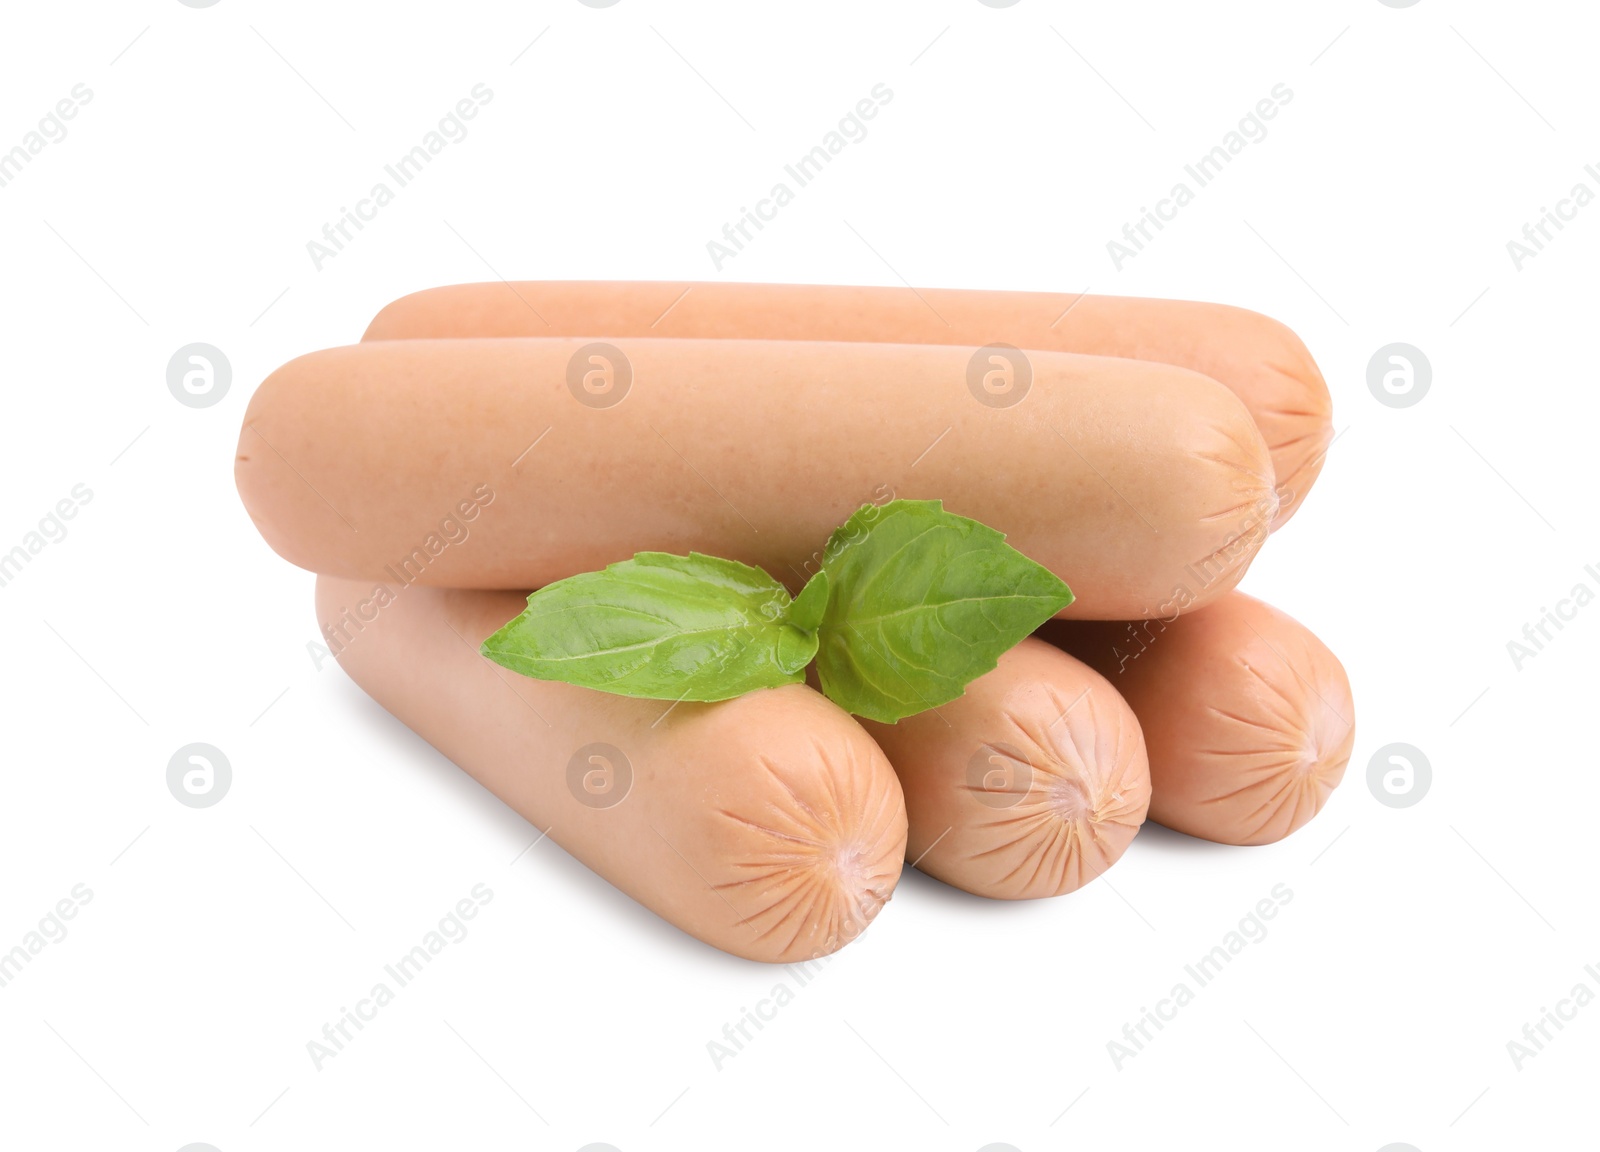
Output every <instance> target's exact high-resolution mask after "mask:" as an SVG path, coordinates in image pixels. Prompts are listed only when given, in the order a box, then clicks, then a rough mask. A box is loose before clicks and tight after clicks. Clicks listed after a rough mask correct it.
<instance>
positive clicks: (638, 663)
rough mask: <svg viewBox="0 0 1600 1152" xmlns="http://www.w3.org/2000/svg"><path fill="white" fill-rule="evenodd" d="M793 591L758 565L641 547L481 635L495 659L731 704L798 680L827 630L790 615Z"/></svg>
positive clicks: (526, 670)
mask: <svg viewBox="0 0 1600 1152" xmlns="http://www.w3.org/2000/svg"><path fill="white" fill-rule="evenodd" d="M791 603H792V602H791V601H790V599H789V593H788V592H787V591H786V590H785V589H784V587H783V585H781V584H779V583H778V582H777V581H776V580H774V579H773V578H772V577H770V576H768V575H767V574H766V573H765V572H763V571H761V569H759V568H752V567H750V566H749V565H747V564H739V563H736V562H735V561H732V560H719V559H717V558H716V557H714V556H704V555H701V554H700V553H698V552H692V553H690V554H689V555H688V556H673V555H670V554H668V553H665V552H641V553H639V554H638V555H637V556H635V557H634V558H633V559H632V560H623V561H621V562H620V563H616V564H612V565H609V566H608V567H607V568H605V569H604V570H603V571H600V572H586V573H584V574H582V575H580V576H573V577H571V578H569V579H566V580H559V581H557V582H556V583H554V584H550V585H547V586H545V587H544V588H541V589H539V591H537V592H535V593H533V595H531V596H529V597H528V607H527V608H526V609H525V610H524V611H523V612H522V614H521V615H519V616H518V617H517V618H516V619H514V620H512V621H511V622H510V623H508V624H507V625H506V626H505V627H504V628H501V629H500V630H499V631H498V632H496V633H495V634H494V635H493V636H490V637H489V638H488V639H487V640H485V641H484V642H483V649H482V651H483V654H484V655H485V656H487V657H489V659H491V660H493V661H494V662H495V663H497V664H501V665H504V666H505V667H507V668H510V669H511V670H512V671H513V672H520V673H522V674H523V675H524V676H531V677H534V678H535V679H539V680H560V681H562V682H564V683H567V684H577V685H581V686H582V687H585V688H598V689H600V690H602V691H605V692H615V693H618V694H619V695H623V696H643V697H646V698H649V699H655V700H695V701H713V700H727V699H731V698H732V697H734V696H739V695H742V694H744V693H746V692H750V691H753V690H754V689H757V688H776V687H778V686H779V685H782V684H800V683H803V682H804V680H805V671H804V670H805V666H806V665H807V664H808V663H810V661H811V658H812V656H814V655H815V654H816V648H817V638H816V636H815V635H814V634H812V633H807V632H804V631H802V630H800V629H797V628H795V627H793V626H792V625H790V624H788V623H787V622H786V616H787V614H788V612H789V609H790V605H791Z"/></svg>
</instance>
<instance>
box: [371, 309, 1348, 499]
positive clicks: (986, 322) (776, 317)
mask: <svg viewBox="0 0 1600 1152" xmlns="http://www.w3.org/2000/svg"><path fill="white" fill-rule="evenodd" d="M440 336H594V337H606V336H609V337H623V336H666V337H684V336H687V337H717V338H723V339H729V338H733V339H762V340H855V341H876V342H883V343H901V344H962V345H969V346H977V345H983V344H993V343H997V342H1003V343H1007V344H1012V345H1015V346H1016V347H1018V348H1029V349H1032V348H1038V349H1043V350H1049V351H1056V352H1081V353H1087V354H1090V355H1094V356H1123V357H1128V358H1131V359H1136V360H1154V361H1157V362H1160V363H1163V364H1175V365H1177V366H1179V367H1181V368H1189V369H1192V370H1194V371H1196V372H1200V373H1203V374H1205V375H1207V376H1210V377H1211V378H1213V379H1214V380H1218V381H1220V382H1221V383H1223V384H1225V385H1226V386H1227V387H1229V388H1231V389H1232V390H1233V392H1234V393H1235V394H1236V395H1237V396H1238V397H1239V399H1241V400H1242V401H1244V403H1245V406H1246V407H1247V408H1249V410H1250V414H1251V416H1252V417H1254V419H1255V422H1256V425H1257V426H1258V427H1259V428H1260V430H1261V434H1262V435H1263V436H1264V437H1265V438H1266V442H1267V445H1268V447H1269V448H1270V449H1271V452H1272V463H1273V470H1274V473H1275V475H1276V478H1277V479H1276V483H1277V489H1278V496H1279V502H1278V512H1277V518H1276V520H1275V521H1274V523H1273V527H1274V528H1277V527H1280V526H1281V525H1282V524H1283V523H1284V522H1285V521H1287V520H1288V519H1289V517H1290V516H1292V515H1293V514H1294V513H1295V512H1296V511H1297V510H1298V509H1299V507H1300V504H1301V501H1303V500H1304V498H1305V495H1306V492H1307V491H1308V490H1309V489H1310V488H1311V485H1312V483H1313V482H1314V481H1315V480H1316V478H1317V473H1318V472H1320V471H1321V470H1322V461H1323V457H1324V456H1325V455H1326V453H1327V450H1328V445H1329V444H1330V443H1331V442H1332V439H1333V404H1332V400H1331V399H1330V397H1329V395H1328V386H1327V384H1325V383H1324V382H1323V379H1322V373H1321V372H1320V371H1318V370H1317V365H1316V361H1314V360H1313V359H1312V358H1311V353H1310V352H1308V351H1307V350H1306V346H1305V344H1304V343H1302V342H1301V340H1300V338H1299V337H1298V336H1296V335H1295V334H1294V333H1293V332H1291V331H1290V330H1289V329H1288V328H1286V327H1285V326H1284V325H1282V324H1280V323H1279V322H1278V321H1276V320H1273V319H1271V318H1269V317H1266V316H1263V315H1261V314H1260V313H1258V312H1251V311H1248V310H1247V309H1244V308H1234V307H1231V306H1229V305H1226V304H1208V303H1201V302H1198V301H1190V300H1144V299H1139V298H1137V297H1130V296H1089V295H1080V294H1078V293H1059V292H984V291H974V290H970V289H945V288H917V289H913V288H866V287H843V286H831V285H819V284H721V283H709V284H708V283H699V284H696V283H663V282H648V281H646V282H630V281H610V282H607V281H517V282H514V283H509V284H508V283H504V282H498V281H497V282H494V283H485V284H456V285H451V286H449V287H443V288H430V289H427V290H426V291H422V292H416V293H413V294H412V295H410V296H405V297H402V298H401V299H399V300H396V301H395V302H394V303H392V304H390V305H388V306H387V307H386V308H384V309H383V311H381V312H379V313H378V315H377V317H376V318H375V319H374V320H373V321H372V324H371V325H370V326H369V327H368V328H367V334H366V337H365V339H368V340H397V339H402V338H405V339H416V338H430V337H440Z"/></svg>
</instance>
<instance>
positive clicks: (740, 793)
mask: <svg viewBox="0 0 1600 1152" xmlns="http://www.w3.org/2000/svg"><path fill="white" fill-rule="evenodd" d="M522 606H523V597H521V596H519V595H517V594H515V593H505V592H467V591H449V590H442V589H434V588H421V587H410V588H405V587H400V588H390V589H384V588H381V587H377V588H375V587H374V585H373V583H372V582H370V581H367V582H353V581H346V580H338V579H332V578H329V577H326V576H324V577H321V578H319V579H318V581H317V615H318V618H319V621H320V622H321V624H322V627H323V634H324V637H325V639H326V640H327V642H328V644H329V646H330V648H331V649H332V650H333V651H334V653H335V655H336V656H337V657H338V660H339V663H340V665H341V666H342V667H343V668H344V669H345V671H346V672H348V673H349V674H350V676H351V678H352V679H353V680H355V682H356V683H357V684H359V685H361V687H362V688H363V689H365V690H366V692H367V693H368V694H369V695H371V696H372V697H373V699H375V700H376V701H377V702H378V703H379V704H381V705H383V707H385V708H387V709H388V710H389V711H390V712H392V713H394V714H395V716H397V717H399V719H400V720H402V721H403V722H404V723H406V724H407V725H409V726H410V727H411V728H412V729H413V730H415V731H416V732H417V734H418V735H420V736H421V737H422V738H423V739H425V740H427V741H428V742H429V743H430V744H432V745H433V746H434V747H435V748H437V749H439V751H441V752H443V753H444V754H445V755H446V756H448V757H449V758H450V759H452V760H454V761H455V762H456V763H457V764H459V765H460V766H461V767H462V768H464V769H465V770H466V771H467V772H468V773H469V774H471V775H472V776H473V777H474V778H475V779H476V780H477V781H478V782H479V783H481V784H482V785H483V786H484V787H486V788H488V789H489V791H491V792H493V793H494V794H495V795H496V796H498V797H499V798H500V799H501V800H502V801H504V802H505V803H506V804H507V805H508V806H510V807H511V808H512V809H514V810H515V811H516V812H518V813H519V814H520V815H521V816H523V817H524V818H525V819H526V820H528V821H529V822H530V823H531V824H533V825H535V826H536V827H538V828H539V829H541V830H548V833H549V836H550V839H552V840H553V841H555V842H556V843H557V844H559V845H561V846H562V847H563V848H565V849H566V850H567V851H568V852H570V853H572V854H573V855H574V856H576V857H577V858H578V859H580V860H582V861H583V862H584V863H585V864H587V865H588V866H589V867H590V868H593V869H594V870H595V871H596V872H598V873H599V874H600V875H601V876H603V877H605V878H606V879H607V880H609V881H610V882H611V883H613V884H615V885H616V886H617V887H618V888H620V889H622V891H624V892H626V893H627V894H628V895H630V896H632V897H633V898H634V899H635V900H637V901H639V903H641V904H643V905H644V906H645V907H647V908H649V909H650V910H652V911H653V912H655V913H656V914H657V915H659V916H661V917H662V918H663V919H664V920H667V921H668V922H670V923H672V924H674V925H676V926H677V927H679V928H681V929H683V930H684V931H685V932H688V933H689V934H690V935H693V936H696V937H698V938H699V939H701V940H703V941H705V942H706V943H708V944H711V945H713V946H715V947H717V948H721V949H723V950H724V951H727V952H731V953H733V954H734V955H736V956H743V957H746V958H748V959H752V960H764V961H771V962H790V961H796V960H803V959H807V958H810V957H814V956H820V955H823V954H825V953H828V952H832V951H834V950H835V949H837V948H840V947H842V946H843V945H845V944H847V943H849V942H850V941H851V940H853V939H855V938H856V937H857V936H859V935H860V934H861V933H862V932H863V931H864V930H865V929H866V928H867V926H868V924H869V923H870V922H871V921H872V919H873V917H875V916H876V915H877V913H878V911H879V909H880V908H881V907H882V905H883V904H884V902H885V901H887V900H888V899H889V895H890V893H891V892H892V891H893V890H894V886H895V882H896V881H897V880H898V879H899V875H900V868H901V862H902V860H903V859H904V857H905V841H906V817H905V806H904V802H903V800H902V798H901V791H900V786H899V784H898V783H897V782H896V780H895V775H894V772H893V770H892V769H891V768H890V767H889V763H888V761H887V760H885V759H884V756H883V753H882V752H880V751H879V750H878V747H877V745H875V744H874V743H873V742H872V740H871V739H870V738H869V737H868V736H867V735H866V733H864V732H863V731H862V730H861V728H860V727H859V726H858V725H857V724H856V723H855V722H854V721H852V720H851V719H850V717H849V716H848V715H846V714H845V713H844V712H842V711H841V710H840V709H838V708H837V707H835V706H834V705H833V704H831V703H829V702H828V701H827V700H825V699H823V697H821V696H820V695H818V694H817V693H816V692H814V691H812V690H811V689H810V688H807V687H804V686H803V685H793V686H790V687H785V688H776V689H769V690H765V691H757V692H753V693H751V694H749V695H747V696H742V697H740V698H738V699H737V700H730V701H727V702H725V703H721V704H691V703H682V704H678V705H676V706H674V707H672V708H670V710H669V708H668V706H667V704H665V703H662V702H660V701H655V700H636V699H632V698H629V697H623V696H611V695H607V694H605V693H601V692H595V691H591V690H589V689H585V688H576V687H572V686H570V685H566V684H557V683H551V682H547V681H539V680H530V679H528V678H526V677H522V676H518V675H516V674H515V673H512V672H508V671H506V670H505V669H502V668H499V667H497V666H496V665H494V664H493V663H491V662H490V661H488V660H486V659H484V658H483V657H482V656H480V655H479V654H478V652H477V646H478V644H479V643H480V642H481V641H482V640H483V638H484V637H486V636H487V635H488V634H489V633H490V632H492V631H494V630H495V629H496V628H498V627H499V626H500V625H502V624H504V623H505V622H506V621H507V620H509V619H510V618H511V617H513V616H515V615H516V614H517V613H518V611H520V610H521V608H522Z"/></svg>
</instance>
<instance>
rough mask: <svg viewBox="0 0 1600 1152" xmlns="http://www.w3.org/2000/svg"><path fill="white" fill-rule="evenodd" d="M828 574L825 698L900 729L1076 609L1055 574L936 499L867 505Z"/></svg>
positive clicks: (822, 654)
mask: <svg viewBox="0 0 1600 1152" xmlns="http://www.w3.org/2000/svg"><path fill="white" fill-rule="evenodd" d="M822 570H823V572H825V573H826V574H827V576H828V580H829V587H830V589H831V595H829V597H828V606H827V611H826V613H825V614H824V616H823V619H822V626H821V629H820V631H819V634H818V636H819V640H820V647H819V649H818V653H817V672H818V674H819V676H820V678H821V681H822V691H823V694H824V695H826V696H827V697H828V698H829V699H830V700H832V701H834V702H835V703H836V704H838V705H840V706H841V707H842V708H845V709H847V710H848V711H850V712H853V713H855V714H856V715H858V716H865V717H867V718H868V719H871V720H881V721H884V722H890V723H892V722H894V721H896V720H900V719H903V718H904V717H906V716H912V715H915V714H916V713H918V712H922V711H924V710H926V709H928V708H934V707H937V706H938V705H940V704H945V703H948V702H949V701H951V700H954V699H956V698H957V697H958V696H960V695H961V693H962V690H963V689H965V687H966V686H967V685H968V684H969V683H971V682H972V681H973V680H975V679H977V678H978V677H979V676H981V675H983V674H984V673H985V672H988V671H990V670H991V669H992V668H994V666H995V664H996V662H997V661H998V660H999V658H1000V656H1001V654H1003V653H1004V652H1006V651H1007V650H1008V649H1010V648H1011V647H1013V646H1014V645H1015V644H1017V643H1018V642H1019V641H1020V640H1022V639H1023V638H1024V637H1025V636H1027V635H1028V634H1029V633H1030V632H1032V631H1033V630H1034V629H1035V628H1037V627H1038V626H1039V625H1040V624H1043V623H1044V622H1045V621H1046V620H1048V619H1050V617H1052V616H1054V615H1055V614H1056V613H1057V612H1059V611H1060V610H1061V609H1062V608H1065V607H1066V606H1067V605H1068V604H1070V603H1072V590H1071V589H1069V588H1068V587H1067V586H1066V585H1065V584H1064V583H1062V582H1061V581H1060V580H1059V579H1058V578H1057V577H1056V576H1055V575H1054V574H1053V573H1051V572H1050V571H1049V570H1048V569H1046V568H1044V567H1042V566H1041V565H1039V564H1036V563H1034V562H1033V561H1032V560H1029V559H1028V558H1027V557H1026V556H1024V555H1023V554H1022V553H1020V552H1018V551H1017V550H1016V549H1015V548H1012V547H1011V546H1010V545H1008V544H1006V543H1005V537H1004V536H1003V535H1001V534H1000V533H999V532H996V531H995V530H994V529H993V528H989V527H987V526H985V525H983V524H980V523H978V522H977V521H976V520H968V519H967V518H966V517H964V516H957V515H955V514H954V513H951V512H946V511H945V510H944V507H943V505H942V504H941V503H940V502H939V501H937V500H893V501H890V502H889V503H887V504H885V505H883V506H882V507H878V506H875V505H872V504H864V505H862V506H861V507H860V508H859V509H857V510H856V513H855V515H853V516H851V517H850V519H849V520H848V521H846V522H845V524H844V525H843V526H842V527H841V528H839V529H838V530H837V531H835V532H834V534H833V537H832V539H830V540H829V541H828V548H827V551H826V552H825V553H824V559H823V565H822ZM802 595H803V593H802Z"/></svg>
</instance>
